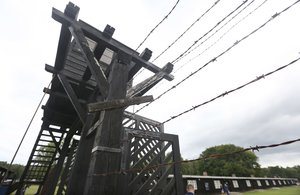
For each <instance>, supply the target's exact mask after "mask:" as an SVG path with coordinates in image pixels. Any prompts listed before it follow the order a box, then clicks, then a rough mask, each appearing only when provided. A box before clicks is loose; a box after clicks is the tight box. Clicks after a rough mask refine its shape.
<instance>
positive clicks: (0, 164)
mask: <svg viewBox="0 0 300 195" xmlns="http://www.w3.org/2000/svg"><path fill="white" fill-rule="evenodd" d="M0 167H3V168H6V169H8V167H9V164H8V163H7V162H6V161H0ZM23 170H24V165H21V164H12V165H11V167H10V171H12V172H14V173H15V174H16V179H19V178H20V177H21V175H22V173H23Z"/></svg>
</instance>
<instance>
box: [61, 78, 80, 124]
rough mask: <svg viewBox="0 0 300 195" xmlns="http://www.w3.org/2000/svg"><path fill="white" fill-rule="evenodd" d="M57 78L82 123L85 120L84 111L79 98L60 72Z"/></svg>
mask: <svg viewBox="0 0 300 195" xmlns="http://www.w3.org/2000/svg"><path fill="white" fill-rule="evenodd" d="M57 76H58V79H59V80H60V82H61V84H62V86H63V88H64V89H65V91H66V93H67V95H68V97H69V99H70V101H71V103H72V105H73V106H74V109H75V111H76V112H77V114H78V117H79V118H80V120H81V122H82V123H84V122H85V111H84V110H83V108H82V106H81V105H80V103H79V100H78V98H77V96H76V94H75V92H74V90H73V88H72V86H71V85H70V83H69V82H68V80H67V78H66V77H65V76H64V75H62V74H58V75H57Z"/></svg>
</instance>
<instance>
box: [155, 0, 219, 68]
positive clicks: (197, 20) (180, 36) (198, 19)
mask: <svg viewBox="0 0 300 195" xmlns="http://www.w3.org/2000/svg"><path fill="white" fill-rule="evenodd" d="M220 1H221V0H217V1H216V2H214V4H213V5H212V6H211V7H210V8H208V9H207V10H206V11H205V12H204V13H203V14H202V15H201V16H200V17H198V18H197V19H196V20H195V21H194V22H193V23H192V24H191V25H190V26H189V27H188V28H187V29H186V30H185V31H184V32H183V33H182V34H181V35H179V37H177V38H176V39H175V40H174V41H173V42H172V43H171V44H170V45H169V46H168V47H167V48H166V49H165V50H164V51H162V52H161V53H160V54H159V55H158V56H157V57H156V58H154V60H152V63H153V62H154V61H156V60H157V59H158V58H159V57H161V56H162V55H163V54H164V53H165V52H166V51H168V50H169V49H170V48H171V47H172V46H173V45H174V44H175V43H176V42H177V41H178V40H179V39H181V38H182V37H183V35H185V33H187V32H188V31H189V30H190V29H191V28H192V27H193V26H194V25H195V24H196V23H197V22H199V21H200V19H201V18H203V17H204V16H205V15H206V14H207V13H208V12H209V11H211V10H212V9H213V8H214V7H215V6H216V5H217V4H218V3H219V2H220Z"/></svg>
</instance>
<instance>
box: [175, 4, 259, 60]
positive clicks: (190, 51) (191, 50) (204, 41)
mask: <svg viewBox="0 0 300 195" xmlns="http://www.w3.org/2000/svg"><path fill="white" fill-rule="evenodd" d="M254 1H255V0H252V1H251V2H250V3H249V4H247V5H246V6H245V7H243V8H242V9H241V10H240V11H239V12H237V13H236V14H235V15H234V16H232V17H231V18H230V19H229V20H228V21H227V22H226V23H224V24H223V25H222V26H221V27H220V28H218V29H217V30H215V32H214V33H212V34H211V35H210V36H208V37H207V38H206V39H205V40H203V41H202V42H200V43H199V44H198V45H196V46H195V47H194V48H192V49H190V50H189V51H188V52H186V53H185V54H184V55H183V56H182V57H181V58H179V59H178V60H177V61H175V62H174V63H178V62H179V61H180V60H182V59H183V58H184V57H186V56H187V55H189V54H190V53H192V52H193V51H195V50H196V49H198V48H199V47H200V46H201V45H203V44H204V43H206V42H207V41H208V40H209V39H210V38H212V37H213V36H214V35H215V34H217V33H218V32H219V31H220V30H222V29H223V28H224V27H225V26H227V25H228V24H229V23H230V22H231V21H232V20H233V19H235V18H236V17H237V16H238V15H240V14H241V13H242V12H243V11H244V10H245V9H247V8H248V7H249V6H250V5H251V4H252V3H253V2H254Z"/></svg>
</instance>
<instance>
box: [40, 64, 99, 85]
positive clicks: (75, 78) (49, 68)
mask: <svg viewBox="0 0 300 195" xmlns="http://www.w3.org/2000/svg"><path fill="white" fill-rule="evenodd" d="M45 70H46V71H47V72H50V73H53V74H58V71H57V70H55V68H54V67H53V66H50V65H48V64H46V65H45ZM59 73H60V74H61V75H64V76H65V77H67V78H68V80H70V82H71V81H73V82H75V83H80V84H83V85H85V86H86V87H89V88H90V89H91V90H95V87H96V82H94V80H93V79H91V80H89V81H82V80H81V77H79V76H77V75H75V74H72V73H71V72H70V71H67V70H61V71H60V72H59Z"/></svg>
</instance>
